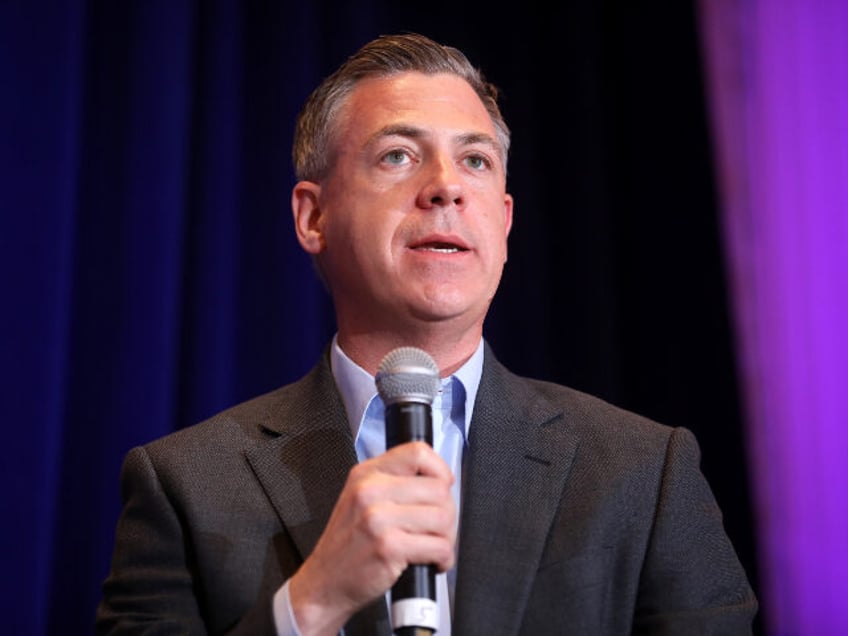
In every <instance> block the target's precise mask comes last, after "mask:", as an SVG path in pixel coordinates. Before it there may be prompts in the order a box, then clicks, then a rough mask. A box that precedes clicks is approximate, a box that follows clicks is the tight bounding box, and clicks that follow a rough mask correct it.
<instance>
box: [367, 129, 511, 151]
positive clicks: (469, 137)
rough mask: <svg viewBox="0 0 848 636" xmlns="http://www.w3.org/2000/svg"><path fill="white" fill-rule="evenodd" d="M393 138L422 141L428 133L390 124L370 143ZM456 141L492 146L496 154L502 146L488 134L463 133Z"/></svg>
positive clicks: (376, 133) (375, 135)
mask: <svg viewBox="0 0 848 636" xmlns="http://www.w3.org/2000/svg"><path fill="white" fill-rule="evenodd" d="M392 136H398V137H408V138H410V139H421V138H422V137H426V136H427V133H426V132H425V131H424V129H422V128H419V127H418V126H412V125H410V124H389V125H388V126H384V127H383V128H380V129H379V130H378V131H376V132H375V133H374V134H373V135H371V137H370V139H369V143H371V142H373V141H375V140H377V139H380V138H382V137H392ZM454 141H456V142H458V144H459V145H460V146H471V145H473V144H483V145H486V146H491V148H492V149H493V150H494V151H495V152H498V153H500V146H499V145H498V142H497V140H496V139H495V138H494V137H492V136H491V135H487V134H486V133H480V132H469V133H462V134H460V135H456V137H454Z"/></svg>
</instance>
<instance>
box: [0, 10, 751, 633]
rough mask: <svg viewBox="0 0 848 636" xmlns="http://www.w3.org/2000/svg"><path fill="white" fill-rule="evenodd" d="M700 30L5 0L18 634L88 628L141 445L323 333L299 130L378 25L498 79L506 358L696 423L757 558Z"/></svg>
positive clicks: (2, 263) (5, 412) (573, 14)
mask: <svg viewBox="0 0 848 636" xmlns="http://www.w3.org/2000/svg"><path fill="white" fill-rule="evenodd" d="M624 4H627V3H624ZM692 20H693V19H692V15H691V7H689V6H688V5H687V4H686V3H681V8H680V9H677V10H674V11H671V12H669V11H665V12H662V13H658V12H654V13H640V12H638V11H636V10H632V9H629V8H626V7H624V6H622V7H619V6H618V5H617V4H616V3H593V2H589V1H582V2H578V1H574V2H566V3H559V4H558V6H556V7H550V8H548V9H546V10H545V12H532V11H520V12H519V11H512V12H510V13H497V14H495V13H491V14H484V13H482V9H481V7H480V5H479V4H478V3H474V4H471V3H469V4H468V6H464V5H463V3H458V4H457V3H456V2H441V1H436V2H433V3H428V8H427V11H426V12H418V11H416V10H415V9H414V8H412V7H396V6H393V3H389V2H382V3H381V2H371V3H368V2H364V3H363V2H337V3H326V5H325V4H323V3H296V2H285V1H281V2H270V1H269V2H243V3H242V2H235V1H232V2H225V1H223V0H222V1H218V2H195V3H191V2H171V1H167V2H166V1H161V2H93V1H92V2H82V1H80V2H73V1H70V0H67V1H65V2H55V3H26V2H23V1H20V2H14V1H10V2H7V3H4V5H3V6H2V9H0V90H2V91H3V93H2V99H0V179H1V180H2V189H0V215H2V216H0V281H2V296H0V299H2V312H0V356H2V358H0V359H2V362H3V364H2V368H3V377H2V387H3V393H2V400H0V422H2V426H3V431H4V438H5V439H6V440H7V441H8V442H10V443H9V444H7V445H5V448H4V452H3V461H2V471H3V477H4V483H5V484H6V488H5V490H6V492H5V494H4V503H3V513H4V514H3V519H4V522H3V526H4V527H3V531H2V546H0V547H1V548H2V554H3V555H4V561H5V562H6V565H5V567H4V577H3V587H4V589H3V593H2V595H0V597H2V603H3V607H2V614H0V615H2V616H4V618H6V617H11V621H10V620H8V619H7V620H6V621H5V625H4V628H5V631H7V632H8V633H13V634H21V635H25V634H56V633H61V634H87V633H91V628H92V621H93V614H94V608H95V606H96V603H97V600H98V598H99V593H100V583H101V582H102V580H103V578H104V577H105V575H106V572H107V569H108V564H109V559H110V552H111V545H112V539H113V532H114V525H115V521H116V519H117V515H118V511H119V509H120V501H119V492H118V472H119V467H120V462H121V459H122V458H123V455H124V454H125V453H126V451H127V450H128V449H129V448H130V447H132V446H133V445H136V444H140V443H144V442H146V441H149V440H151V439H153V438H155V437H158V436H160V435H163V434H165V433H168V432H170V431H173V430H175V429H178V428H180V427H182V426H186V425H188V424H191V423H194V422H196V421H198V420H200V419H202V418H204V417H206V416H209V415H211V414H212V413H214V412H216V411H218V410H220V409H222V408H225V407H227V406H230V405H232V404H235V403H237V402H238V401H240V400H243V399H246V398H248V397H250V396H252V395H255V394H257V393H260V392H263V391H267V390H270V389H272V388H275V387H277V386H279V385H281V384H284V383H286V382H289V381H291V380H294V379H296V378H297V377H299V376H300V375H301V374H302V373H303V372H305V371H306V370H307V369H308V368H309V367H310V366H311V365H312V364H313V363H314V361H315V359H316V358H317V356H318V355H319V353H320V351H321V349H322V348H323V346H324V345H325V344H326V342H327V341H328V339H329V337H330V336H331V334H332V333H333V330H334V324H333V317H332V311H331V306H330V304H329V300H328V298H327V296H326V294H325V292H324V290H323V289H322V288H321V286H320V284H319V283H318V281H317V278H316V277H315V275H314V273H313V271H312V267H311V263H310V262H309V259H308V258H307V257H306V255H304V254H303V253H302V251H301V250H300V248H299V247H298V245H297V243H296V241H295V239H294V235H293V232H292V227H291V212H290V207H289V195H290V190H291V186H292V185H293V175H292V169H291V163H290V159H289V149H290V144H291V132H292V123H293V120H294V117H295V114H296V112H297V110H298V109H299V107H300V105H301V103H302V102H303V100H304V99H305V98H306V95H307V93H308V91H309V90H311V88H312V87H313V86H314V85H315V84H316V83H317V82H318V81H319V80H320V78H321V77H323V76H324V75H325V74H326V73H328V72H330V71H331V70H332V69H333V68H334V67H335V66H336V65H338V63H340V62H341V61H342V60H343V59H344V57H345V56H347V55H348V54H349V53H351V52H352V51H353V50H354V49H356V48H357V47H358V46H359V45H361V44H362V43H364V42H365V41H366V40H368V39H371V38H372V37H374V36H375V35H377V34H379V33H383V32H388V31H402V30H414V31H421V32H424V33H427V34H428V35H432V36H434V37H436V38H438V39H442V40H444V41H446V42H448V43H451V44H455V45H457V46H459V47H460V48H463V49H464V50H465V51H466V52H467V53H468V54H469V56H470V57H471V58H472V60H473V61H474V62H475V63H477V64H479V65H480V66H482V67H483V68H484V69H485V70H486V71H487V73H488V75H489V76H490V78H491V79H493V80H494V81H495V82H496V83H498V84H499V85H501V87H502V89H503V91H504V110H505V112H506V116H507V118H508V120H509V121H510V122H511V124H512V126H513V129H514V146H515V151H514V154H513V156H512V159H511V163H510V180H511V190H512V191H513V193H514V194H515V195H516V198H517V205H516V226H515V229H514V233H513V236H512V238H511V243H510V262H509V264H508V265H507V272H506V274H505V277H504V281H503V286H502V290H501V292H500V293H499V296H498V298H497V299H496V302H495V305H494V306H493V310H492V317H491V319H490V322H489V324H488V325H487V337H488V338H489V339H490V340H491V341H492V342H493V344H494V345H495V348H496V351H498V352H499V355H500V357H501V358H502V359H503V360H504V361H505V362H507V363H508V364H509V365H510V366H512V367H513V368H514V369H515V370H517V371H519V372H522V373H526V374H529V375H535V376H538V377H545V378H547V379H551V380H557V381H562V382H567V383H569V384H572V385H574V386H576V387H577V388H582V389H586V390H590V391H592V392H594V393H597V394H599V395H601V396H602V397H606V398H607V399H610V400H612V401H614V402H617V403H619V404H621V405H623V406H626V407H630V408H634V409H636V410H639V411H641V412H643V413H645V414H647V415H650V416H653V417H655V418H657V419H661V420H663V421H665V422H667V423H670V424H681V425H687V426H689V427H690V428H693V429H694V430H695V431H696V433H697V434H698V435H699V438H700V439H701V441H702V444H703V446H704V449H705V470H706V471H707V472H708V476H710V477H711V478H712V479H713V481H714V483H715V487H716V491H717V496H718V497H719V501H720V503H722V505H723V507H724V508H725V511H726V517H727V522H728V527H729V529H730V531H731V533H732V535H733V537H734V539H735V540H736V542H737V544H738V545H739V546H740V552H741V554H742V556H743V560H745V561H746V562H747V564H748V566H749V568H750V569H751V570H752V575H754V574H755V572H754V571H753V570H755V568H753V567H752V566H753V550H752V549H751V527H750V519H749V518H748V500H747V486H744V485H745V484H746V479H747V476H746V472H745V465H744V458H743V456H744V449H743V445H742V441H741V440H742V437H743V436H742V430H741V428H742V427H741V421H740V419H739V415H738V405H737V396H736V385H735V380H734V362H733V355H732V349H731V341H732V339H731V337H730V334H729V329H728V326H727V325H728V321H727V315H726V307H725V304H724V293H725V292H724V280H723V270H722V265H721V256H720V246H719V244H718V238H717V231H716V228H715V223H716V220H715V216H716V214H715V205H714V200H713V190H712V188H713V186H712V174H711V169H710V164H709V142H708V139H707V136H706V132H705V125H704V122H703V113H702V111H701V109H702V101H703V100H702V95H701V93H700V83H699V74H698V73H699V71H698V57H697V52H696V49H697V42H696V38H695V35H694V25H693V22H692ZM611 43H612V44H611ZM610 47H612V48H610ZM562 91H565V93H566V95H567V96H566V97H565V98H558V97H556V95H558V94H560V93H561V92H562ZM646 95H647V96H648V97H646ZM717 423H718V424H717ZM708 458H709V460H708ZM710 461H711V462H712V464H710V463H709V462H710ZM740 483H741V484H743V487H741V488H740V486H739V484H740Z"/></svg>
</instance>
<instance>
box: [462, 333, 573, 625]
mask: <svg viewBox="0 0 848 636" xmlns="http://www.w3.org/2000/svg"><path fill="white" fill-rule="evenodd" d="M576 447H577V441H576V438H575V437H574V436H573V435H571V434H570V433H569V432H568V427H567V425H566V423H565V422H564V416H563V413H562V409H561V408H560V409H557V408H554V406H553V405H551V404H550V403H549V402H548V401H547V400H546V399H545V398H544V396H542V395H541V394H540V393H538V392H537V390H536V389H534V388H533V387H532V386H531V385H530V384H528V382H527V381H526V380H522V379H520V378H518V377H517V376H514V375H512V374H511V373H509V372H508V371H507V370H506V369H505V368H504V367H503V366H502V365H501V364H500V363H499V362H497V360H496V359H495V358H494V356H493V354H492V352H491V351H490V349H489V348H488V346H487V347H486V358H485V362H484V367H483V376H482V378H481V380H480V388H479V390H478V393H477V400H476V403H475V406H474V415H473V419H472V424H471V430H470V439H469V449H468V451H467V456H466V459H465V462H464V465H463V477H462V483H463V500H462V518H461V528H460V539H459V553H460V558H459V564H458V566H457V567H458V570H457V589H456V607H455V611H454V627H453V628H454V633H455V634H477V633H479V634H515V633H517V632H518V630H519V628H520V625H521V618H522V615H523V611H524V606H525V604H526V600H527V598H528V595H529V593H530V588H531V585H532V583H533V578H534V575H535V573H536V570H537V568H538V565H539V561H540V558H541V554H542V550H543V548H544V544H545V538H546V536H547V533H548V530H549V528H550V526H551V523H552V521H553V517H554V514H555V513H556V511H557V509H558V506H559V501H560V496H561V493H562V490H563V486H564V484H565V480H566V477H567V475H568V471H569V468H570V467H571V463H572V461H573V458H574V454H575V451H576Z"/></svg>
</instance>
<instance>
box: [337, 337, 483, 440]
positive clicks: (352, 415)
mask: <svg viewBox="0 0 848 636" xmlns="http://www.w3.org/2000/svg"><path fill="white" fill-rule="evenodd" d="M483 357H484V356H483V339H482V338H481V339H480V343H479V344H478V345H477V349H476V350H475V351H474V353H473V354H472V355H471V357H470V358H469V359H468V361H467V362H466V363H465V364H463V365H462V366H461V367H460V368H459V369H457V370H456V371H455V372H454V374H453V375H454V377H455V378H456V379H458V380H459V381H460V382H461V383H462V386H463V388H464V389H465V439H466V440H467V439H469V437H468V433H469V427H470V425H471V416H472V414H473V409H474V400H475V399H476V398H477V389H478V388H479V386H480V377H481V376H482V374H483ZM330 369H331V370H332V372H333V378H334V379H335V381H336V386H337V387H338V389H339V393H341V396H342V402H343V403H344V406H345V411H346V412H347V421H348V422H349V423H350V431H351V433H352V434H353V438H354V439H356V437H357V435H358V434H359V427H360V425H361V424H362V418H363V417H364V416H365V410H366V409H367V408H368V405H369V404H370V403H371V400H372V399H374V396H376V395H377V385H376V384H375V383H374V376H372V375H371V374H370V373H368V372H367V371H366V370H365V369H363V368H362V367H360V366H359V365H358V364H356V363H355V362H354V361H353V360H351V359H350V358H349V357H348V356H347V354H346V353H345V352H344V351H342V349H341V347H340V346H339V343H338V334H336V335H335V336H334V337H333V345H332V347H331V348H330Z"/></svg>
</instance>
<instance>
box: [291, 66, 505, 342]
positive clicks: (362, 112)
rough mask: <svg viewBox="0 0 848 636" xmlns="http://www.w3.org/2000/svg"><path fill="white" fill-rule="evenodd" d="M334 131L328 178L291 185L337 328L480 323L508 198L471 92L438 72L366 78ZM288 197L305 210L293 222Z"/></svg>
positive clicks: (491, 136) (496, 273) (495, 275)
mask: <svg viewBox="0 0 848 636" xmlns="http://www.w3.org/2000/svg"><path fill="white" fill-rule="evenodd" d="M334 130H335V131H336V136H335V144H336V145H335V150H336V160H335V162H334V163H333V164H332V166H331V169H330V171H329V174H328V176H327V177H326V178H325V179H324V180H323V181H322V182H321V183H320V184H317V185H314V184H313V185H307V186H305V187H301V190H300V194H298V187H299V186H301V184H298V187H296V188H295V193H294V196H293V203H294V206H295V218H296V222H297V224H298V234H299V237H300V239H301V243H302V244H303V245H304V247H305V248H306V249H307V251H310V252H312V253H315V254H317V255H318V259H319V261H320V264H321V267H322V270H323V272H324V274H325V276H326V278H327V280H328V282H329V285H330V290H331V293H332V296H333V301H334V304H335V307H336V313H337V315H338V320H339V329H340V331H342V330H347V331H348V332H352V331H351V330H353V332H363V331H374V330H387V331H390V332H391V331H403V330H405V329H410V328H411V329H415V328H417V327H418V328H420V327H421V323H422V321H423V322H427V323H434V322H445V321H447V322H451V321H452V323H453V324H454V325H456V326H457V327H458V328H459V329H469V328H473V327H475V326H477V327H480V328H482V322H483V319H484V318H485V315H486V312H487V310H488V307H489V304H490V302H491V300H492V298H493V296H494V294H495V291H496V289H497V287H498V283H499V281H500V278H501V272H502V270H503V265H504V263H505V261H506V255H507V235H508V234H509V230H510V226H511V224H512V197H511V196H510V195H508V194H507V193H506V175H505V167H504V165H503V162H502V160H501V156H500V153H499V149H498V147H497V145H496V139H497V137H496V132H495V127H494V125H493V124H492V121H491V119H490V117H489V115H488V113H487V112H486V109H485V107H484V106H483V104H482V102H481V101H480V99H479V98H478V97H477V95H476V94H475V93H474V91H473V89H472V88H471V87H470V86H469V85H468V84H467V83H466V82H465V81H463V80H461V79H460V78H458V77H455V76H453V75H447V74H439V75H423V74H420V73H402V74H399V75H396V76H393V77H391V78H385V79H374V80H367V81H365V82H362V83H360V84H359V85H358V86H357V88H356V89H355V91H354V92H353V94H352V95H351V96H350V98H349V100H348V102H347V104H346V105H345V106H344V108H343V109H342V110H341V112H340V114H339V117H338V118H337V121H336V122H334ZM298 205H301V206H304V205H305V206H306V208H307V209H308V210H310V211H311V213H310V214H309V215H308V219H301V220H298ZM312 208H314V209H312ZM303 209H304V208H303V207H301V211H303ZM304 221H308V223H306V225H308V226H309V228H310V230H309V231H310V232H311V234H308V233H307V234H308V236H306V238H305V235H304V231H303V228H305V227H306V225H304Z"/></svg>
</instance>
